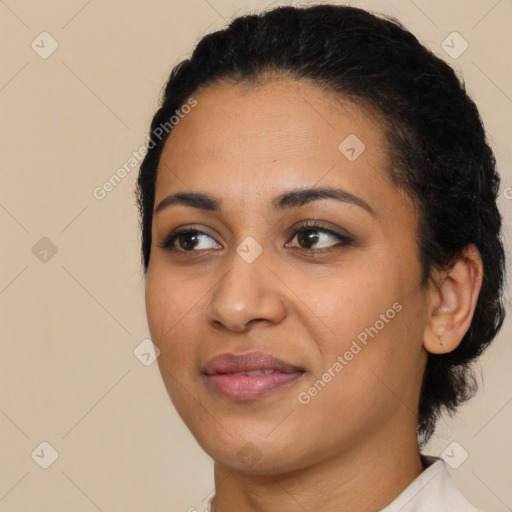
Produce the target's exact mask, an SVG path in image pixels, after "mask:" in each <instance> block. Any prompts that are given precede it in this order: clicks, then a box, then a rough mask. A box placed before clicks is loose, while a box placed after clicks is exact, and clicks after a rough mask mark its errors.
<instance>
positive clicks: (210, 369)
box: [204, 352, 304, 375]
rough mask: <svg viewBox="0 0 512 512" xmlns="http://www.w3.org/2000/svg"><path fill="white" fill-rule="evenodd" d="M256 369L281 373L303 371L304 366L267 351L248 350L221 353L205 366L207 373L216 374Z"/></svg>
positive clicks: (245, 371)
mask: <svg viewBox="0 0 512 512" xmlns="http://www.w3.org/2000/svg"><path fill="white" fill-rule="evenodd" d="M254 371H263V372H269V371H275V372H281V373H296V372H303V371H304V369H303V368H298V367H297V366H293V365H291V364H288V363H286V362H284V361H282V360H281V359H277V358H275V357H273V356H271V355H270V354H267V353H266V352H248V353H246V354H229V353H228V354H220V355H218V356H216V357H214V358H213V359H210V360H209V361H208V362H207V363H206V365H205V367H204V373H205V374H206V375H215V374H219V373H220V374H235V373H247V372H254Z"/></svg>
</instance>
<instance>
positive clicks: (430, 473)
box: [381, 455, 481, 512]
mask: <svg viewBox="0 0 512 512" xmlns="http://www.w3.org/2000/svg"><path fill="white" fill-rule="evenodd" d="M421 460H422V463H423V467H424V468H425V469H424V471H423V473H421V474H420V475H419V476H418V477H417V478H416V479H415V480H414V481H413V482H411V483H410V484H409V485H408V486H407V487H406V488H405V489H404V490H403V491H402V492H401V493H400V495H399V496H397V497H396V498H395V499H394V500H393V501H392V502H391V503H390V504H389V505H388V506H387V507H385V508H384V509H382V510H381V512H398V511H400V512H431V511H432V510H435V511H436V512H481V511H479V510H478V509H477V508H476V507H474V506H473V505H471V503H469V502H468V501H467V500H466V498H465V497H464V496H463V495H462V493H461V492H460V491H459V490H458V489H457V487H456V485H455V482H454V481H453V478H452V476H451V473H450V471H449V470H448V465H447V464H446V462H445V461H444V460H443V459H442V458H440V457H433V456H430V455H421Z"/></svg>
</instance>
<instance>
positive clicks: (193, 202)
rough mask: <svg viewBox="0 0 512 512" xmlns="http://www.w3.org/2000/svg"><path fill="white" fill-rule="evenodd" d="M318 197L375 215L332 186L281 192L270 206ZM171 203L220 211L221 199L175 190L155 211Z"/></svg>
mask: <svg viewBox="0 0 512 512" xmlns="http://www.w3.org/2000/svg"><path fill="white" fill-rule="evenodd" d="M320 199H335V200H336V201H341V202H343V203H350V204H354V205H356V206H359V207H360V208H363V209H364V210H366V211H367V212H368V213H370V214H371V215H373V216H376V215H377V214H376V212H375V210H374V209H373V208H372V207H371V206H370V205H369V204H368V203H367V202H366V201H364V200H363V199H361V198H360V197H357V196H355V195H353V194H351V193H350V192H347V191H346V190H342V189H339V188H332V187H324V188H316V187H315V188H298V189H293V190H289V191H287V192H283V193H282V194H279V195H278V196H276V197H274V199H273V200H272V203H271V205H272V208H273V210H274V211H276V212H278V211H283V210H287V209H291V208H297V207H299V206H303V205H305V204H307V203H310V202H312V201H318V200H320ZM171 205H183V206H190V207H192V208H198V209H200V210H206V211H209V212H220V211H221V210H222V201H221V200H220V199H218V198H216V197H214V196H211V195H209V194H205V193H200V192H177V193H176V194H172V195H170V196H168V197H166V198H165V199H163V200H162V201H160V203H158V206H157V207H156V209H155V213H158V212H161V211H162V210H163V209H165V208H167V207H168V206H171Z"/></svg>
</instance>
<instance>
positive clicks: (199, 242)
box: [158, 229, 221, 252]
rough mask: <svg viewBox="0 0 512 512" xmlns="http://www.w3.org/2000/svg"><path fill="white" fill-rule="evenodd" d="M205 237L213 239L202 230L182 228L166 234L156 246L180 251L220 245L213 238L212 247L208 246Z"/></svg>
mask: <svg viewBox="0 0 512 512" xmlns="http://www.w3.org/2000/svg"><path fill="white" fill-rule="evenodd" d="M207 239H210V240H213V238H212V237H211V236H210V235H208V234H207V233H204V232H203V231H199V230H197V229H183V230H181V231H178V232H176V233H171V234H170V235H168V236H167V238H166V239H165V240H164V241H163V242H162V243H160V244H159V245H158V246H159V247H161V248H162V249H168V250H169V251H181V252H199V250H206V249H211V248H214V249H217V248H220V247H221V246H220V245H219V244H218V243H217V242H215V240H213V242H214V243H213V244H210V245H213V246H214V247H208V245H209V244H208V242H207Z"/></svg>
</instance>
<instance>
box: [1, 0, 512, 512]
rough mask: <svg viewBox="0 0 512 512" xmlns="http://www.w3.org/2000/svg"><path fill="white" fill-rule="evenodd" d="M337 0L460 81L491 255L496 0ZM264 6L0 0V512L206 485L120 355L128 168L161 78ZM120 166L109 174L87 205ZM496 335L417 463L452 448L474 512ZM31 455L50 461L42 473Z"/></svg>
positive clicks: (502, 113)
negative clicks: (466, 398)
mask: <svg viewBox="0 0 512 512" xmlns="http://www.w3.org/2000/svg"><path fill="white" fill-rule="evenodd" d="M282 3H284V2H274V3H273V4H272V5H275V4H282ZM351 3H352V4H353V5H357V6H362V7H367V8H369V9H371V10H374V11H376V12H382V13H386V14H390V15H393V16H396V17H397V18H398V19H399V20H400V21H402V22H403V23H404V24H405V26H406V27H407V28H408V29H410V30H411V31H412V32H413V33H414V34H415V35H416V36H417V37H418V38H419V39H420V41H421V42H423V43H424V44H426V45H427V46H428V47H430V48H431V49H432V50H433V51H434V52H435V53H436V54H438V55H439V56H441V57H442V58H444V59H445V60H446V61H447V62H449V63H450V64H451V65H453V66H454V67H455V69H456V70H457V72H458V73H460V74H462V75H463V77H464V80H465V83H466V87H467V90H468V92H469V93H470V95H471V96H472V98H473V99H474V101H475V102H476V104H477V105H478V107H479V109H480V112H481V115H482V118H483V120H484V123H485V126H486V129H487V132H488V136H489V141H490V144H491V146H492V148H493V150H494V151H495V155H496V159H497V164H498V168H499V170H500V172H501V175H502V180H503V183H502V193H501V196H500V208H501V211H502V213H503V216H504V233H505V237H506V244H507V248H508V247H510V219H511V218H512V200H511V198H512V188H507V187H511V186H512V171H511V162H512V156H511V149H510V147H511V144H510V142H511V135H512V124H511V122H510V119H511V116H512V72H511V67H510V48H512V30H511V29H510V27H511V22H512V2H511V1H510V0H501V1H497V0H457V1H450V2H447V1H441V0H434V1H431V0H429V1H426V0H416V1H414V2H413V1H412V0H390V1H384V0H375V1H368V2H351ZM268 5H270V2H265V1H257V0H252V1H242V0H208V1H206V0H186V1H185V0H179V1H178V0H171V1H169V0H167V1H164V0H151V1H150V2H142V1H140V2H134V1H124V2H123V1H121V0H111V1H108V2H101V1H98V0H92V1H89V2H87V1H86V0H73V1H69V0H68V1H64V0H55V1H53V2H35V1H33V0H31V1H21V0H9V1H8V2H1V3H0V34H1V35H0V38H1V44H0V55H1V62H2V66H1V70H0V108H1V117H0V122H1V130H2V138H1V142H0V144H1V146H0V151H1V188H0V229H1V240H2V251H1V260H0V262H1V265H0V308H1V356H0V443H1V446H2V455H1V459H0V510H1V511H9V512H36V511H37V512H42V511H45V510H52V511H53V512H60V511H62V512H64V511H69V510H73V511H75V512H89V511H95V510H101V511H105V512H106V511H110V512H115V511H119V512H121V511H123V512H132V511H133V512H135V511H142V510H144V511H146V512H149V511H151V512H157V511H162V512H163V511H186V510H188V509H189V508H190V507H194V506H197V505H198V504H199V503H200V502H201V501H202V499H203V498H204V497H205V496H206V495H207V494H208V493H209V492H210V491H211V490H212V488H213V463H212V461H211V459H210V458H209V457H208V456H207V455H206V454H205V453H204V452H203V451H202V450H201V449H200V448H199V446H198V445H197V444H196V442H195V440H194V439H193V437H192V435H191V434H190V433H189V432H188V430H187V428H186V427H185V426H184V425H183V423H182V422H181V419H180V418H179V416H178V415H177V413H176V412H175V410H174V408H173V406H172V404H171V402H170V400H169V398H168V395H167V393H166V391H165V389H164V386H163V383H162V381H161V377H160V373H159V371H158V368H157V364H156V362H155V363H153V364H152V365H149V366H145V365H144V364H142V363H141V361H140V360H139V359H137V358H136V357H135V355H134V350H135V349H136V347H137V346H138V345H139V344H140V343H141V342H142V341H143V340H144V339H145V338H148V337H149V333H148V329H147V324H146V317H145V309H144V282H143V276H142V270H141V267H140V253H139V239H138V236H139V233H138V226H137V223H138V219H137V210H136V206H135V197H134V195H133V191H134V185H135V180H136V175H137V172H138V166H132V165H131V164H130V163H129V159H130V157H132V154H133V152H134V151H137V150H138V149H139V148H140V147H141V146H143V145H144V143H145V142H146V137H147V134H148V129H149V123H150V120H151V117H152V115H153V113H154V112H155V110H156V107H157V101H158V98H159V95H160V91H161V88H162V86H163V85H164V83H165V81H166V79H167V76H168V74H169V72H170V70H171V68H172V67H173V66H174V65H175V64H177V63H178V61H179V60H181V59H182V58H184V57H186V56H187V54H188V53H190V52H191V51H192V49H193V47H194V45H195V43H196V42H197V41H198V40H199V38H200V37H202V36H203V35H205V34H206V33H208V32H210V31H212V30H214V29H218V28H221V27H223V26H224V25H225V24H226V22H227V21H228V20H229V19H230V18H231V17H232V16H234V15H238V14H242V13H245V12H247V11H248V10H259V9H261V8H263V7H266V6H268ZM454 31H457V32H458V33H460V34H461V36H462V37H463V38H464V39H465V40H466V41H467V42H468V44H469V46H468V48H467V50H466V51H465V52H464V53H463V54H462V55H460V56H459V57H458V58H456V59H455V58H452V57H450V56H449V55H448V54H447V53H445V51H444V50H443V48H442V46H441V44H442V42H443V41H444V40H445V39H446V38H447V36H449V35H450V34H451V33H452V32H454ZM42 32H48V33H49V34H50V35H51V37H52V38H53V39H54V40H55V41H56V42H57V44H58V48H57V50H56V51H55V52H54V53H53V54H51V55H50V56H48V57H47V58H42V57H41V56H40V55H41V54H43V55H45V53H44V52H49V50H51V45H52V44H55V43H52V41H51V40H50V38H49V37H48V36H46V35H43V36H40V34H41V33H42ZM33 42H34V47H35V48H36V49H33V47H32V46H31V44H32V43H33ZM125 164H126V165H125ZM132 164H133V161H132ZM123 165H125V169H126V168H128V169H129V170H130V172H129V173H127V176H126V177H124V179H122V180H121V181H120V182H119V183H118V184H117V185H116V186H115V187H113V189H112V190H111V191H109V192H108V193H107V194H106V195H105V197H104V198H103V199H97V198H96V197H95V196H94V193H93V192H94V190H95V189H96V188H97V187H101V186H102V185H103V184H104V183H105V182H106V181H108V180H109V178H110V177H111V176H112V175H113V174H115V173H116V172H117V170H118V169H119V168H120V167H122V166H123ZM55 250H56V253H55V254H53V253H54V252H55ZM507 300H508V296H507ZM510 333H511V329H510V322H509V321H507V323H506V325H505V326H504V328H503V330H502V332H501V333H500V335H499V337H498V338H497V339H496V341H495V342H494V344H493V346H492V347H491V348H490V349H489V350H488V352H486V353H485V355H484V356H483V357H482V359H481V360H480V362H479V364H478V371H477V374H478V375H480V374H482V375H483V380H482V378H480V382H481V386H480V391H479V392H478V395H477V396H476V397H475V398H474V399H473V400H472V401H471V402H469V404H468V405H467V406H464V407H463V408H461V409H460V411H459V413H458V415H457V416H456V417H455V418H454V419H453V420H450V419H447V420H445V421H443V422H442V423H440V425H439V429H438V433H437V434H436V437H435V439H434V440H433V442H432V443H431V444H430V445H429V447H428V448H429V449H428V450H427V452H428V453H431V454H433V455H440V454H441V453H443V451H444V450H445V448H446V447H448V446H449V445H450V444H451V443H453V442H456V443H458V445H455V446H456V449H457V450H459V452H458V453H459V456H460V453H462V452H460V448H459V445H460V447H462V448H463V449H464V450H465V451H467V453H468V458H467V460H465V462H464V463H463V464H461V465H460V467H458V468H457V469H453V470H452V473H453V475H454V478H455V481H456V483H457V484H458V486H459V488H460V489H461V491H462V492H463V493H464V494H465V495H466V497H467V498H468V499H469V500H470V501H471V502H473V503H474V504H475V505H476V506H478V507H479V508H481V509H482V510H486V511H496V512H499V511H505V510H510V509H511V508H512V486H511V485H510V483H511V475H512V462H511V460H512V457H511V455H512V453H511V452H512V441H511V436H510V432H511V426H512V403H511V401H512V390H511V385H510V383H511V380H510V366H511V363H512V357H511V356H512V349H511V344H510V342H509V340H510ZM43 441H46V442H47V443H49V444H50V445H51V446H52V447H53V449H54V450H56V452H57V453H58V457H57V459H56V460H55V461H54V462H53V464H51V466H49V467H48V468H47V469H43V468H42V467H40V465H39V463H41V461H42V460H43V459H45V460H47V461H48V460H49V458H48V457H50V454H51V450H50V448H48V447H47V446H46V445H43V446H42V447H41V446H40V444H41V443H42V442H43ZM41 450H43V451H42V452H41ZM31 454H32V455H31ZM38 454H39V458H38ZM42 454H44V455H42ZM38 462H39V463H38Z"/></svg>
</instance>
